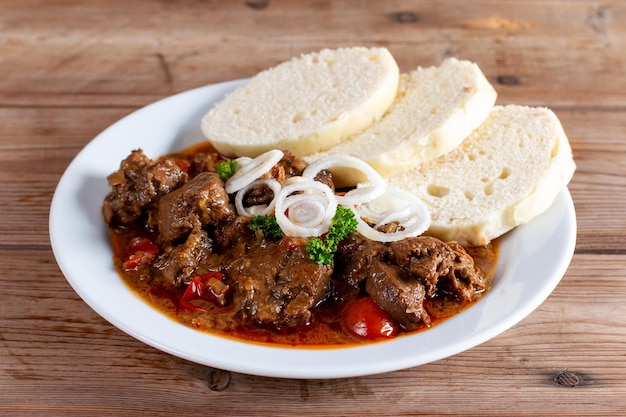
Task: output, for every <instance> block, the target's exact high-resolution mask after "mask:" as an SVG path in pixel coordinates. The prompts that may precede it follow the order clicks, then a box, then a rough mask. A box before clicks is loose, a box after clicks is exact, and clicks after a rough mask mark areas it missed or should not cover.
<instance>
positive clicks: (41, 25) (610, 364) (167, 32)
mask: <svg viewBox="0 0 626 417" xmlns="http://www.w3.org/2000/svg"><path fill="white" fill-rule="evenodd" d="M625 43H626V3H624V2H620V1H606V2H602V3H597V2H591V1H584V0H561V1H556V0H554V1H553V0H550V1H539V0H536V1H531V0H507V1H495V0H491V1H489V0H440V1H437V2H430V1H408V0H394V1H386V2H378V1H377V2H374V1H356V0H355V1H329V0H303V1H295V0H292V1H289V0H275V1H271V0H248V1H218V0H211V1H200V0H197V1H194V0H161V1H147V0H143V1H133V2H129V1H119V0H109V1H103V0H93V1H90V2H87V3H85V2H67V1H61V0H52V1H42V0H12V1H9V0H0V186H1V190H2V191H1V192H0V219H2V220H1V222H0V297H1V298H2V300H1V302H0V415H1V416H22V415H24V416H26V415H28V416H31V415H46V416H57V415H58V416H83V415H89V416H95V415H98V416H100V415H103V416H104V415H111V416H118V415H125V416H140V415H188V416H193V415H220V416H224V415H233V416H234V415H237V416H259V415H272V416H291V415H302V416H326V415H333V416H383V415H394V416H417V415H468V416H573V415H576V416H623V415H625V414H626V302H625V301H626V281H625V279H624V277H626V214H625V211H624V209H623V206H624V205H625V204H626V77H624V71H625V69H626V54H624V51H625V50H626V49H625V46H626V45H625ZM356 44H363V45H382V46H386V47H388V48H389V49H390V50H391V51H392V53H393V55H394V56H395V57H396V59H397V61H398V63H399V65H400V67H401V69H402V70H403V71H408V70H410V69H413V68H415V67H417V66H418V65H422V66H428V65H432V64H437V63H439V62H441V60H442V59H444V58H445V57H448V56H456V57H458V58H464V59H469V60H473V61H476V62H477V63H478V64H479V65H480V67H481V68H482V69H483V71H484V72H485V74H486V75H487V77H488V78H489V80H490V81H491V82H492V83H493V84H494V86H495V87H496V89H497V91H498V93H499V98H498V102H499V103H501V104H505V103H518V104H527V105H541V106H548V107H551V108H552V109H553V110H555V112H556V113H557V115H558V116H559V118H560V119H561V121H562V122H563V125H564V127H565V129H566V131H567V133H568V135H569V137H570V142H571V144H572V147H573V150H574V156H575V160H576V162H577V172H576V175H575V176H574V179H573V180H572V182H571V184H570V187H569V189H570V192H571V194H572V197H573V199H574V203H575V206H576V212H577V221H578V240H577V245H576V252H575V255H574V259H573V261H572V264H571V265H570V267H569V269H568V271H567V273H566V274H565V276H564V278H563V280H562V281H561V283H560V284H559V286H558V287H557V288H556V290H555V291H554V292H553V293H552V294H551V296H550V297H549V298H548V300H546V302H544V303H543V304H542V305H541V306H540V307H539V308H538V309H537V310H536V311H535V312H533V313H532V314H531V315H530V316H528V317H527V318H526V319H524V320H523V321H522V322H520V323H519V324H517V325H516V326H514V327H513V328H511V329H509V330H508V331H506V332H504V333H503V334H502V335H500V336H498V337H496V338H494V339H492V340H490V341H488V342H486V343H484V344H482V345H480V346H478V347H475V348H473V349H470V350H468V351H466V352H463V353H461V354H458V355H455V356H453V357H450V358H447V359H444V360H440V361H437V362H434V363H431V364H427V365H423V366H420V367H415V368H411V369H406V370H402V371H397V372H391V373H387V374H381V375H372V376H366V377H360V378H345V379H336V380H334V379H327V380H289V379H278V378H263V377H255V376H249V375H243V374H237V373H231V372H227V371H222V370H218V369H213V368H210V367H205V366H201V365H197V364H194V363H191V362H188V361H185V360H183V359H179V358H177V357H174V356H171V355H169V354H166V353H163V352H160V351H158V350H156V349H153V348H151V347H149V346H147V345H145V344H143V343H142V342H139V341H137V340H135V339H134V338H132V337H130V336H128V335H126V334H124V333H123V332H121V331H120V330H118V329H117V328H115V327H113V326H111V325H110V324H109V323H107V322H106V321H105V320H103V319H102V318H100V317H99V316H98V315H97V314H96V313H95V312H93V311H92V310H91V309H90V308H89V307H88V306H87V304H85V303H84V302H83V301H82V300H81V299H80V298H79V297H78V296H77V295H76V293H75V292H74V291H73V290H72V288H71V287H70V286H69V284H68V283H67V281H66V280H65V278H64V277H63V275H62V274H61V272H60V270H59V268H58V266H57V265H56V262H55V259H54V256H53V254H52V251H51V247H50V243H49V237H48V212H49V206H50V202H51V199H52V195H53V193H54V189H55V186H56V183H57V182H58V180H59V178H60V177H61V175H62V173H63V171H64V170H65V167H66V166H67V165H68V164H69V163H70V161H71V160H72V159H73V158H74V157H75V156H76V155H77V154H78V152H79V151H80V150H81V149H82V148H83V147H84V146H85V145H86V144H87V143H88V142H89V141H90V140H91V139H92V138H93V137H95V136H96V135H97V134H98V133H99V132H101V131H102V130H103V129H105V128H106V127H107V126H109V125H110V124H111V123H113V122H114V121H116V120H118V119H119V118H121V117H123V116H125V115H127V114H129V113H131V112H132V111H134V110H135V109H137V108H139V107H141V106H144V105H146V104H148V103H150V102H152V101H154V100H157V99H160V98H162V97H165V96H168V95H171V94H174V93H177V92H181V91H185V90H187V89H190V88H194V87H199V86H202V85H206V84H209V83H215V82H221V81H225V80H230V79H235V78H244V77H250V76H252V75H254V74H255V73H257V72H258V71H260V70H262V69H264V68H266V67H268V66H271V65H274V64H276V63H278V62H281V61H283V60H286V59H289V58H290V57H292V56H294V55H297V54H299V53H303V52H309V51H312V50H317V49H320V48H324V47H339V46H346V45H356Z"/></svg>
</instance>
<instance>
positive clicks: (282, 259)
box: [103, 144, 496, 346]
mask: <svg viewBox="0 0 626 417" xmlns="http://www.w3.org/2000/svg"><path fill="white" fill-rule="evenodd" d="M227 164H228V160H225V159H224V158H223V157H222V156H221V155H220V154H218V153H217V152H216V151H215V150H214V149H213V148H212V147H211V146H210V145H208V144H205V145H199V146H196V147H192V148H190V149H187V150H184V151H181V152H179V153H175V154H171V155H165V156H162V157H159V158H157V159H150V158H149V157H148V156H146V155H145V154H144V153H143V152H142V151H141V150H135V151H133V152H132V153H131V154H130V155H129V156H128V157H127V158H126V159H125V160H124V161H122V163H121V166H120V169H119V171H117V172H114V173H113V174H111V175H110V176H109V177H108V181H109V184H110V186H111V187H112V191H111V192H110V193H109V194H108V195H107V197H106V198H105V201H104V205H103V215H104V220H105V222H106V223H107V225H108V226H109V230H110V236H111V240H112V243H113V248H114V261H115V265H116V268H117V270H118V271H119V273H120V275H121V277H122V278H123V279H124V281H125V282H126V283H127V284H128V286H129V287H131V288H132V289H133V290H134V291H136V292H137V293H138V294H139V295H140V296H141V297H143V298H144V299H146V300H148V301H149V302H150V303H151V304H152V305H153V306H154V307H155V308H157V309H158V310H161V311H163V312H164V313H166V314H168V315H169V316H171V317H172V318H174V319H175V320H178V321H180V322H182V323H185V324H187V325H189V326H192V327H194V328H198V329H200V330H204V331H208V332H211V333H214V334H218V335H224V336H230V337H235V338H238V339H244V340H251V341H259V342H269V343H279V344H287V345H304V346H307V345H308V346H310V345H330V346H332V345H341V344H353V343H360V342H363V341H367V340H377V339H381V338H389V337H395V336H397V335H398V334H403V333H407V332H411V331H417V330H420V329H424V328H428V327H430V326H432V325H434V324H435V323H437V322H438V321H440V320H442V319H445V318H447V317H449V316H451V315H454V314H456V313H457V312H458V311H460V310H462V309H464V308H465V307H466V306H468V305H471V303H473V302H475V301H476V300H477V299H479V298H480V297H481V296H482V295H483V294H484V293H485V291H487V290H488V289H489V287H490V283H491V278H492V276H493V270H494V268H495V259H496V246H494V245H492V244H490V245H486V246H483V247H480V248H467V249H464V248H463V247H462V246H460V245H458V244H456V243H454V242H448V243H445V242H442V241H440V240H438V239H436V238H433V237H428V236H415V237H406V238H402V239H400V240H397V241H392V242H381V241H376V240H372V239H368V238H366V237H364V236H363V235H362V234H361V233H359V232H358V231H356V230H355V231H353V232H351V233H349V234H348V235H347V236H345V238H344V239H342V240H341V241H339V242H337V244H336V250H335V252H334V253H332V258H331V259H330V261H328V259H327V258H323V257H322V258H319V257H318V258H316V252H315V251H314V250H311V247H312V245H310V244H308V242H311V240H312V239H307V238H305V237H299V236H287V235H285V234H283V233H282V232H281V230H280V229H274V230H272V229H271V228H267V227H264V226H263V224H261V222H259V221H258V220H260V219H268V218H272V217H271V216H265V215H258V216H254V215H240V214H238V210H237V208H236V206H235V203H234V200H235V197H234V196H233V194H230V195H229V193H227V192H226V190H225V182H224V181H223V179H222V177H220V175H219V174H218V171H220V169H219V168H223V167H224V166H225V165H227ZM310 166H311V165H309V164H307V163H306V162H304V161H303V160H302V159H300V158H298V157H295V156H293V155H292V154H290V153H289V152H284V153H283V156H282V157H281V158H280V160H279V161H278V162H277V163H276V164H275V165H272V167H271V168H270V169H269V170H268V171H267V173H266V174H265V175H264V176H263V177H264V180H272V181H276V182H277V183H279V184H281V185H283V187H284V189H286V188H287V186H288V185H289V184H290V183H291V184H294V183H295V184H297V183H298V182H293V183H292V182H291V181H293V180H294V179H296V178H299V179H300V178H302V175H303V173H304V172H305V171H306V168H307V167H310ZM312 181H315V182H317V183H319V184H322V185H323V186H324V187H327V188H328V189H334V187H333V179H332V175H331V174H330V173H329V172H328V171H326V170H321V171H320V172H319V173H317V174H316V175H315V180H312ZM226 183H228V180H227V181H226ZM333 191H334V192H337V193H338V194H337V195H340V194H342V192H340V191H339V190H333ZM303 194H304V193H300V194H298V193H296V194H294V195H296V196H298V195H303ZM343 195H344V196H348V195H350V193H349V192H348V193H343ZM274 197H275V196H274V193H273V191H272V190H271V189H270V188H269V187H265V186H262V187H259V188H255V189H253V190H251V191H250V192H247V193H245V195H244V196H243V197H242V198H243V200H244V201H243V205H244V207H246V208H252V207H257V208H258V207H261V208H264V207H265V206H267V205H268V204H269V203H270V202H271V201H272V200H274ZM339 208H341V207H339ZM339 208H338V209H337V210H336V213H335V219H336V218H337V216H336V214H337V213H341V212H342V211H341V210H339ZM298 209H299V208H298V207H294V206H292V207H291V208H290V209H289V211H294V212H295V211H297V210H298ZM343 213H345V211H343ZM350 213H352V212H351V211H350ZM347 217H348V218H352V219H353V217H351V216H347ZM270 223H271V222H270ZM258 224H260V226H259V227H256V226H257V225H258ZM336 225H337V224H334V225H333V226H331V229H332V228H333V227H335V226H336ZM353 225H354V222H353ZM384 228H387V229H397V228H398V222H393V221H392V222H390V223H389V224H385V226H384ZM384 228H381V230H383V229H384ZM389 231H390V230H386V232H389ZM394 231H395V230H394ZM276 232H277V233H276ZM331 233H334V232H332V231H330V232H328V234H327V236H328V235H330V234H331Z"/></svg>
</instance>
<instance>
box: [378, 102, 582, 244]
mask: <svg viewBox="0 0 626 417" xmlns="http://www.w3.org/2000/svg"><path fill="white" fill-rule="evenodd" d="M575 169H576V165H575V163H574V159H573V155H572V149H571V147H570V144H569V141H568V138H567V136H566V134H565V132H564V130H563V127H562V125H561V122H560V121H559V119H558V118H557V116H556V115H555V114H554V113H553V112H552V111H551V110H549V109H547V108H539V107H526V106H519V105H507V106H496V107H494V109H493V110H492V112H491V113H490V115H489V117H488V118H487V120H486V121H485V122H484V123H483V124H482V125H481V126H480V127H479V128H478V129H477V130H476V131H474V132H473V133H472V134H471V135H470V136H469V137H468V138H467V139H465V140H464V141H463V143H461V145H460V146H459V147H458V148H457V149H455V150H453V151H451V152H449V153H448V154H446V155H443V156H441V157H439V158H437V159H435V160H432V161H430V162H427V163H424V164H422V165H420V166H418V167H416V168H414V169H411V170H408V171H405V172H402V173H400V174H397V175H394V176H391V177H389V178H388V181H389V183H390V184H391V185H393V186H396V187H400V188H403V189H405V190H407V191H410V192H413V193H415V194H416V195H417V196H418V197H420V198H421V199H422V200H423V201H424V202H425V203H426V204H427V206H428V207H429V210H430V213H431V216H432V224H431V227H430V229H429V230H428V232H427V234H429V235H432V236H435V237H438V238H440V239H442V240H446V241H448V240H455V241H458V242H459V243H460V244H461V245H484V244H487V243H489V242H490V241H491V240H493V239H495V238H497V237H499V236H501V235H503V234H505V233H506V232H508V231H510V230H511V229H513V228H515V227H516V226H519V225H521V224H524V223H528V222H529V221H531V220H532V219H533V218H535V217H537V216H538V215H540V214H541V213H543V212H544V211H546V210H547V209H548V208H549V207H550V205H551V204H552V202H553V201H554V199H555V198H556V196H557V194H558V193H559V192H561V191H562V190H563V188H564V187H565V186H566V185H567V184H568V183H569V181H570V180H571V178H572V176H573V175H574V171H575Z"/></svg>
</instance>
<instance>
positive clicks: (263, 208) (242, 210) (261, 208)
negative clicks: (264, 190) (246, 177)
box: [235, 178, 281, 216]
mask: <svg viewBox="0 0 626 417" xmlns="http://www.w3.org/2000/svg"><path fill="white" fill-rule="evenodd" d="M263 186H265V187H269V188H270V189H271V190H272V192H273V193H274V198H272V201H271V202H270V203H269V204H267V205H266V204H259V205H256V206H250V207H244V205H243V199H244V197H245V196H246V194H248V192H250V190H254V189H255V188H258V187H263ZM280 189H281V185H280V183H279V182H278V181H276V180H275V179H271V178H263V179H258V180H254V181H252V182H251V183H250V184H248V185H246V186H244V187H243V188H242V189H241V190H239V191H237V194H235V207H236V208H237V213H238V214H239V215H240V216H266V215H269V214H272V212H273V211H274V206H275V205H276V197H277V196H278V193H279V192H280Z"/></svg>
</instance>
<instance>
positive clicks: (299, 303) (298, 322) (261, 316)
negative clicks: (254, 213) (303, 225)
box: [228, 239, 332, 330]
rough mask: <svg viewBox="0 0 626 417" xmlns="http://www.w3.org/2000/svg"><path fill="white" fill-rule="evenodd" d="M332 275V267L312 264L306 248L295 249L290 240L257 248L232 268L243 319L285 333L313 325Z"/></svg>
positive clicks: (230, 271)
mask: <svg viewBox="0 0 626 417" xmlns="http://www.w3.org/2000/svg"><path fill="white" fill-rule="evenodd" d="M331 274H332V267H330V266H326V265H319V264H316V263H314V262H312V261H311V260H310V259H309V257H308V255H307V253H306V249H305V248H304V246H301V245H300V246H296V247H292V245H291V244H290V242H289V239H284V240H283V241H280V242H264V243H263V244H259V245H256V246H254V247H253V249H252V250H251V251H250V252H249V253H247V255H246V256H245V257H239V258H237V259H235V260H234V261H233V262H232V264H231V265H230V266H229V267H228V275H229V278H230V280H231V282H233V283H234V286H235V288H236V292H235V299H236V303H237V304H238V305H239V309H240V311H241V312H242V314H243V316H244V317H245V318H246V319H247V320H250V321H252V322H254V323H257V324H260V325H263V326H269V327H272V328H276V329H282V330H284V329H294V328H298V327H300V326H306V325H308V324H310V322H311V317H312V309H313V308H314V307H315V306H317V305H318V304H319V303H320V302H321V301H322V300H323V299H324V298H325V297H326V296H327V294H328V291H329V287H330V276H331Z"/></svg>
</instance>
